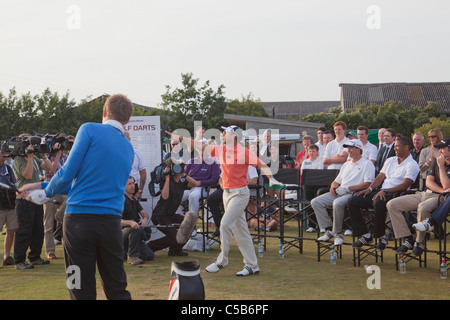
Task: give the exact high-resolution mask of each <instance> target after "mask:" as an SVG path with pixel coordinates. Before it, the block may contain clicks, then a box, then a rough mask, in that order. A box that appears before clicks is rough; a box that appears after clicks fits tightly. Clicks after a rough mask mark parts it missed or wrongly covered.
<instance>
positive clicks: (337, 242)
mask: <svg viewBox="0 0 450 320" xmlns="http://www.w3.org/2000/svg"><path fill="white" fill-rule="evenodd" d="M343 243H344V237H343V236H342V234H340V233H338V234H337V235H336V238H335V239H334V245H335V246H341V245H342V244H343Z"/></svg>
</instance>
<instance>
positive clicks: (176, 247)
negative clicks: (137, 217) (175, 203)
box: [148, 214, 185, 253]
mask: <svg viewBox="0 0 450 320" xmlns="http://www.w3.org/2000/svg"><path fill="white" fill-rule="evenodd" d="M183 220H184V217H183V216H181V215H179V214H174V215H173V216H171V217H167V216H162V217H158V218H155V219H154V220H153V223H155V224H160V225H169V224H172V223H182V222H183ZM158 230H159V231H161V232H162V233H164V235H165V236H164V237H161V238H159V239H156V240H151V241H150V242H149V243H148V246H149V248H150V249H152V251H153V252H155V251H158V250H162V249H165V248H167V247H169V251H170V252H176V253H179V252H181V251H182V249H183V246H184V245H185V244H184V243H183V244H179V243H178V242H177V232H178V229H177V228H175V227H170V228H158Z"/></svg>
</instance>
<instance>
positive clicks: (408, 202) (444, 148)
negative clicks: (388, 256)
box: [387, 138, 450, 256]
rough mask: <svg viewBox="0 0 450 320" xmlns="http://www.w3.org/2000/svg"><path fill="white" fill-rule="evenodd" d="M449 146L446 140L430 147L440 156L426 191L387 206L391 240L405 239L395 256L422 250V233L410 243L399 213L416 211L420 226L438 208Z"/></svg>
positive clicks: (446, 183)
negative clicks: (393, 238) (391, 228)
mask: <svg viewBox="0 0 450 320" xmlns="http://www.w3.org/2000/svg"><path fill="white" fill-rule="evenodd" d="M449 145H450V138H449V139H446V140H445V141H442V143H441V144H436V145H434V147H435V148H437V149H439V152H440V154H441V156H439V157H438V158H436V160H434V161H433V162H432V164H431V166H430V170H429V172H428V175H427V177H426V182H425V186H426V189H427V190H426V191H421V192H416V193H414V194H409V195H404V196H401V197H397V198H395V199H392V200H391V201H389V202H388V203H387V209H388V213H389V216H390V218H391V222H392V226H393V228H394V235H395V237H396V238H405V241H404V243H403V244H402V245H401V246H400V247H399V248H398V249H397V251H396V253H397V254H401V253H405V252H407V251H408V250H409V249H413V251H412V255H413V256H419V255H420V254H421V253H422V251H423V250H424V244H423V240H424V239H425V233H424V232H422V231H421V230H418V229H417V231H418V232H417V235H416V240H415V242H414V240H413V237H412V235H411V230H410V229H409V226H408V225H407V223H406V220H405V217H404V216H403V212H404V211H412V210H417V221H419V222H420V221H423V220H425V219H428V218H430V215H431V212H433V210H434V209H436V208H437V207H438V205H439V204H438V197H439V194H441V193H444V192H445V191H446V189H448V188H450V150H449V148H450V147H449Z"/></svg>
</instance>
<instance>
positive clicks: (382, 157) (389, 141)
mask: <svg viewBox="0 0 450 320" xmlns="http://www.w3.org/2000/svg"><path fill="white" fill-rule="evenodd" d="M396 136H397V132H396V131H395V130H394V129H391V128H388V129H386V131H385V132H384V134H383V138H384V143H383V145H382V146H381V147H380V149H379V150H378V155H377V161H376V163H375V169H376V173H377V174H378V173H379V172H380V171H381V168H383V165H384V162H385V161H386V159H388V158H390V157H393V156H395V151H394V142H395V138H396Z"/></svg>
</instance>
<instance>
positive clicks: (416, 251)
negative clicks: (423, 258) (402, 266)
mask: <svg viewBox="0 0 450 320" xmlns="http://www.w3.org/2000/svg"><path fill="white" fill-rule="evenodd" d="M423 250H425V246H424V245H423V243H420V242H417V241H416V242H415V243H414V248H413V250H412V252H411V255H412V256H414V257H418V256H420V255H421V254H422V253H423Z"/></svg>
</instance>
